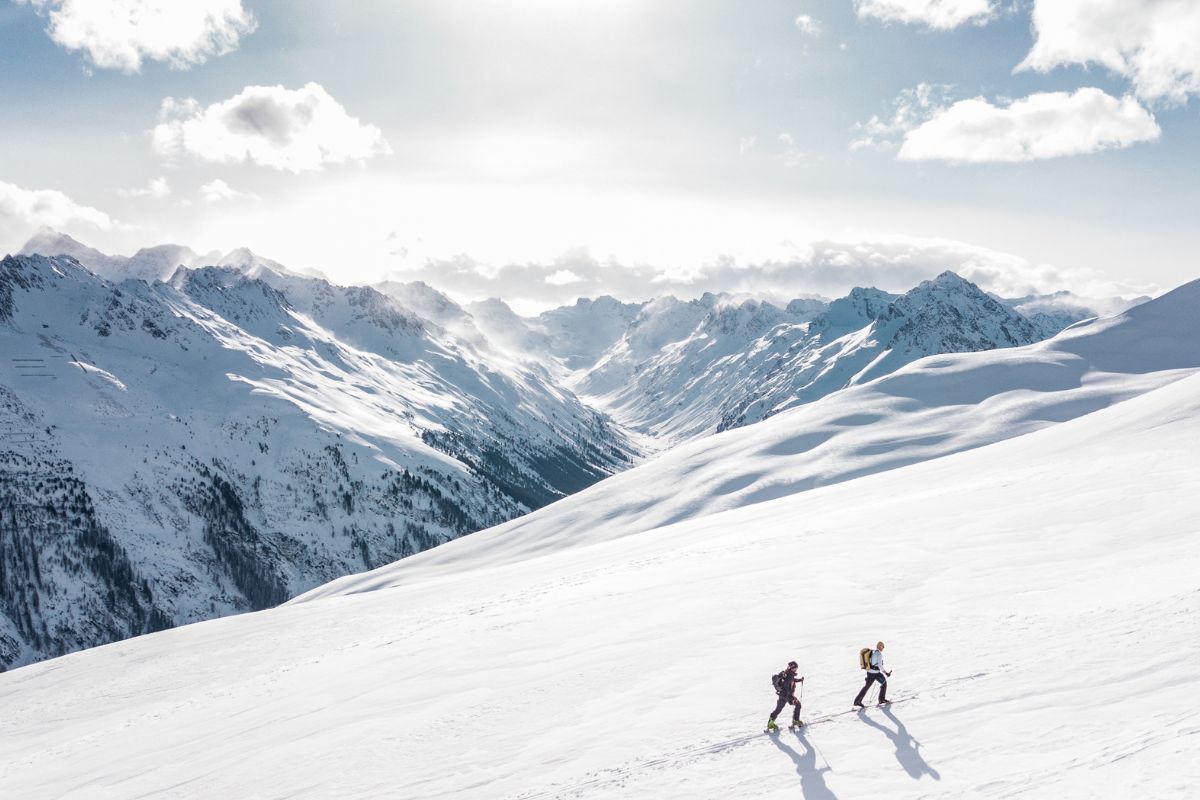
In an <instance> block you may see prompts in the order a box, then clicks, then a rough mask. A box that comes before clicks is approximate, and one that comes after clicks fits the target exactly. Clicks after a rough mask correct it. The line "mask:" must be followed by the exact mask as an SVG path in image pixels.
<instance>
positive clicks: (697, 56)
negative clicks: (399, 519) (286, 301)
mask: <svg viewBox="0 0 1200 800" xmlns="http://www.w3.org/2000/svg"><path fill="white" fill-rule="evenodd" d="M1198 94H1200V4H1198V3H1196V2H1195V0H1016V1H1015V2H1013V0H756V2H754V3H746V2H744V1H742V0H707V1H706V2H704V3H696V2H685V0H489V1H488V2H480V1H479V0H473V1H471V2H468V1H467V0H356V2H354V3H336V4H335V3H328V2H310V1H309V0H190V1H189V2H187V3H172V2H168V0H0V97H2V98H3V99H4V101H5V102H4V107H5V108H6V110H7V113H6V120H5V124H4V125H3V126H0V251H3V252H10V251H15V250H16V249H18V248H20V246H21V245H22V244H23V243H24V241H25V240H26V239H27V238H28V237H29V236H30V235H32V234H33V233H34V232H36V231H37V230H39V229H41V228H43V227H51V228H54V229H56V230H61V231H63V232H66V233H68V234H70V235H72V236H75V237H76V238H78V239H80V240H81V241H83V242H85V243H87V244H89V245H92V246H94V247H97V248H99V249H101V250H104V251H106V252H110V253H124V254H130V253H132V252H133V251H135V250H137V249H138V248H139V247H143V246H150V245H155V244H161V243H164V242H176V243H180V244H187V245H190V246H192V247H194V248H196V249H197V250H200V251H202V252H208V251H211V250H219V251H228V250H231V249H233V248H235V247H242V246H245V247H249V248H251V249H252V250H254V251H255V252H258V253H260V254H262V255H264V256H267V257H270V258H274V259H276V260H278V261H281V262H283V263H284V264H287V265H289V266H294V267H298V268H315V269H318V270H320V271H322V272H323V273H325V274H326V275H328V276H329V277H330V278H331V279H333V280H335V281H337V282H341V283H357V282H369V281H375V280H379V279H382V278H384V277H392V278H399V279H422V280H426V281H427V282H429V283H431V284H433V285H435V286H438V287H439V288H442V289H445V290H447V291H450V292H451V293H452V294H455V295H456V296H459V297H462V298H463V299H475V298H480V297H485V296H499V297H502V298H504V299H506V300H508V301H510V302H512V303H513V304H514V305H516V306H519V307H523V308H536V307H544V306H546V305H552V304H558V303H561V302H570V301H571V300H573V299H574V298H575V297H577V296H596V295H599V294H603V293H612V294H615V295H617V296H619V297H621V298H622V299H631V300H633V299H644V298H646V297H650V296H653V295H656V294H661V293H663V292H666V291H670V292H674V293H676V294H679V295H683V296H687V295H693V296H694V295H696V294H699V293H700V292H702V291H706V290H714V291H752V292H774V293H778V294H781V295H788V296H796V295H800V294H808V293H813V294H824V295H835V294H837V293H839V292H842V291H845V290H846V289H848V288H849V287H850V286H853V285H864V284H873V285H877V286H879V287H881V288H884V289H890V290H901V289H905V288H908V287H910V286H911V285H912V284H913V283H914V282H916V281H917V280H920V279H923V278H926V277H932V276H933V275H936V274H937V273H939V272H941V271H942V270H944V269H954V270H957V271H959V272H961V273H963V274H964V275H965V276H966V277H968V278H971V279H972V280H976V281H977V282H979V283H980V284H981V285H983V286H984V288H988V289H991V290H994V291H998V292H1001V293H1005V294H1008V295H1019V294H1027V293H1031V292H1046V291H1056V290H1060V289H1073V290H1075V291H1077V292H1080V293H1082V294H1088V295H1092V296H1102V295H1113V294H1138V293H1143V292H1155V291H1159V290H1163V289H1167V288H1170V287H1172V286H1174V285H1177V284H1179V283H1183V282H1185V281H1187V280H1191V279H1193V278H1195V277H1198V273H1200V269H1197V265H1196V257H1195V255H1194V254H1195V253H1197V252H1198V251H1200V226H1198V225H1197V224H1196V209H1197V208H1200V202H1198V201H1200V182H1198V180H1197V176H1198V175H1200V135H1198V134H1200V118H1198V116H1197V95H1198Z"/></svg>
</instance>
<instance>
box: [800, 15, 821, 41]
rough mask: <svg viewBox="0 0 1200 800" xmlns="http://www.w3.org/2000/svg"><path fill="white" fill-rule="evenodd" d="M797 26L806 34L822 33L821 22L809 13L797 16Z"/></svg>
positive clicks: (816, 34)
mask: <svg viewBox="0 0 1200 800" xmlns="http://www.w3.org/2000/svg"><path fill="white" fill-rule="evenodd" d="M796 28H797V29H798V30H799V31H800V32H801V33H803V34H804V35H805V36H820V35H821V23H820V22H818V21H817V20H815V19H813V18H812V17H810V16H809V15H808V14H801V15H800V16H798V17H796Z"/></svg>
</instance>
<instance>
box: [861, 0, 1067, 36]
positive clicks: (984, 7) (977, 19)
mask: <svg viewBox="0 0 1200 800" xmlns="http://www.w3.org/2000/svg"><path fill="white" fill-rule="evenodd" d="M1057 1H1058V0H1053V2H1057ZM854 9H855V10H856V11H857V12H858V16H860V17H873V18H875V19H879V20H883V21H884V22H909V23H919V24H922V25H928V26H929V27H931V28H937V29H939V30H949V29H950V28H957V27H958V26H959V25H963V24H965V23H967V22H973V23H976V24H982V23H984V22H986V21H987V20H988V19H989V18H990V17H991V16H992V13H993V12H994V10H995V9H994V7H993V4H992V0H855V2H854Z"/></svg>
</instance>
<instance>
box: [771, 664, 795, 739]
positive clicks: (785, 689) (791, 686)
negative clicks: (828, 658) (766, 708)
mask: <svg viewBox="0 0 1200 800" xmlns="http://www.w3.org/2000/svg"><path fill="white" fill-rule="evenodd" d="M799 668H800V667H799V666H798V665H797V664H796V662H795V661H789V662H788V665H787V669H785V670H784V671H783V672H781V673H779V674H778V675H776V676H775V677H776V678H778V679H779V680H778V681H777V683H778V688H777V689H776V690H775V691H776V693H777V694H778V695H779V702H778V703H776V704H775V710H774V711H772V712H771V717H770V719H768V720H767V730H769V731H777V730H779V726H778V725H776V724H775V718H776V717H778V716H779V712H780V711H783V708H784V706H786V705H788V704H789V703H790V704H792V705H793V706H795V708H794V709H793V710H792V724H791V727H793V728H799V727H800V726H801V725H803V724H804V723H803V722H801V721H800V701H799V700H797V699H796V684H797V683H804V677H803V676H801V677H796V670H797V669H799Z"/></svg>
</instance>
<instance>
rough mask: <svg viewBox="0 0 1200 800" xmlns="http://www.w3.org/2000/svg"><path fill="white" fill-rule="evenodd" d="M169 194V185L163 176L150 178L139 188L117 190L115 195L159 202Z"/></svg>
mask: <svg viewBox="0 0 1200 800" xmlns="http://www.w3.org/2000/svg"><path fill="white" fill-rule="evenodd" d="M170 193H171V185H170V184H169V183H167V179H166V177H165V176H159V177H157V178H151V179H150V182H149V183H147V184H146V185H145V186H144V187H141V188H137V187H135V188H132V189H117V194H118V195H120V196H121V197H152V198H154V199H155V200H161V199H162V198H164V197H166V196H167V195H169V194H170Z"/></svg>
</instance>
